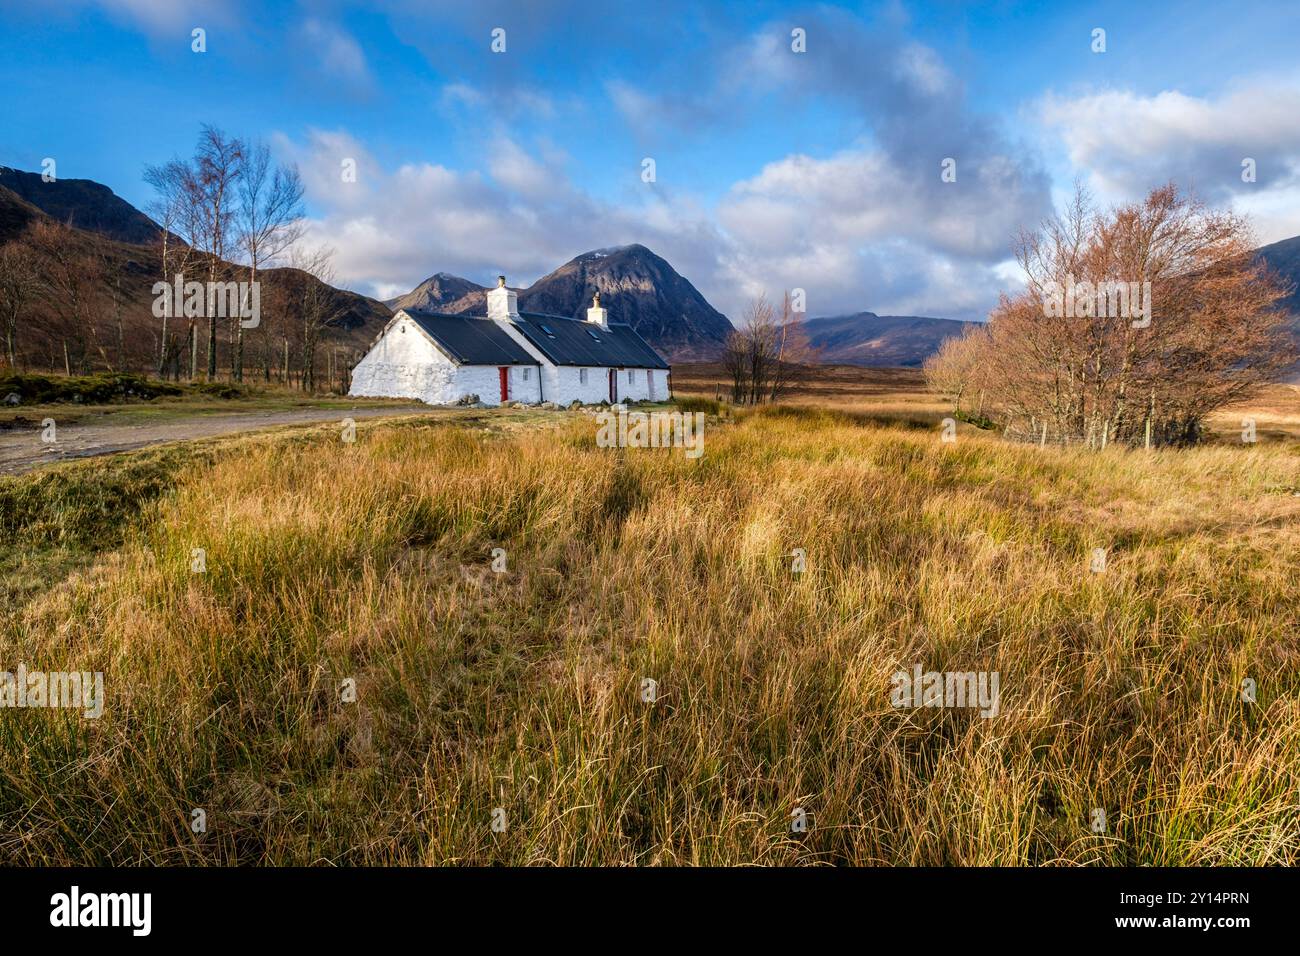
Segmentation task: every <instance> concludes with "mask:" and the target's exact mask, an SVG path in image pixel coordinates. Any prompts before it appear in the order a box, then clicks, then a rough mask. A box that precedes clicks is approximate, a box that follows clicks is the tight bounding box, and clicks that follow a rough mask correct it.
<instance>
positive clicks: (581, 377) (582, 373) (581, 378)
mask: <svg viewBox="0 0 1300 956" xmlns="http://www.w3.org/2000/svg"><path fill="white" fill-rule="evenodd" d="M578 384H579V385H586V384H587V370H586V369H585V368H580V369H578Z"/></svg>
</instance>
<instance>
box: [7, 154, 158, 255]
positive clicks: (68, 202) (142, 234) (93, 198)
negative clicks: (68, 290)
mask: <svg viewBox="0 0 1300 956" xmlns="http://www.w3.org/2000/svg"><path fill="white" fill-rule="evenodd" d="M0 187H3V188H5V189H8V190H9V191H10V192H12V193H13V194H14V195H16V196H18V197H19V198H21V199H23V200H24V201H26V202H28V203H30V204H31V205H33V206H35V207H36V208H37V209H39V210H41V211H42V212H43V213H45V214H46V215H47V216H49V217H50V218H52V219H56V220H58V221H59V222H62V223H66V224H68V225H72V226H76V227H78V228H80V229H86V230H89V231H91V232H96V233H99V234H100V235H102V236H107V237H108V238H110V239H116V240H118V241H119V242H127V243H134V244H138V245H144V244H148V243H152V242H153V241H154V240H155V239H157V237H158V231H159V226H158V224H157V223H156V222H154V221H153V220H152V219H150V218H149V217H148V216H146V215H145V214H144V213H142V212H141V211H140V210H138V209H136V208H135V207H134V206H132V205H131V204H130V203H129V202H127V201H126V200H125V199H122V198H121V197H119V196H118V195H117V194H116V193H114V192H113V190H111V189H109V188H108V187H107V186H105V185H103V184H101V183H97V182H94V181H92V180H89V179H55V180H54V181H52V182H48V183H47V182H45V181H44V180H42V179H41V175H40V173H28V172H24V171H22V170H20V169H12V168H10V167H8V166H0Z"/></svg>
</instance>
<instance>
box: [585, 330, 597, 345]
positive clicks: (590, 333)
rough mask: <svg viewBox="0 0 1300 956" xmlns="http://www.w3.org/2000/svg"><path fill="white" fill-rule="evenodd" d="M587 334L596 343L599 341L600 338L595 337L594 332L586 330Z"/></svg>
mask: <svg viewBox="0 0 1300 956" xmlns="http://www.w3.org/2000/svg"><path fill="white" fill-rule="evenodd" d="M587 334H588V335H590V336H591V337H592V338H593V339H595V340H596V341H597V342H599V341H600V336H599V335H597V334H596V333H595V332H593V331H591V329H588V330H587Z"/></svg>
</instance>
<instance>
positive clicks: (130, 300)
mask: <svg viewBox="0 0 1300 956" xmlns="http://www.w3.org/2000/svg"><path fill="white" fill-rule="evenodd" d="M15 172H16V171H14V170H9V169H7V168H5V169H4V173H5V174H6V175H4V176H3V177H2V178H3V181H5V182H12V183H17V184H19V185H20V186H22V187H23V188H25V189H26V190H27V191H28V192H29V193H30V194H32V195H34V196H35V197H36V198H38V199H41V200H42V201H44V203H45V205H46V206H47V207H48V209H43V208H40V207H38V206H37V205H36V204H35V203H33V202H30V201H28V200H27V199H25V198H24V197H23V196H20V195H18V194H17V193H15V192H14V191H13V190H11V189H9V188H6V187H5V186H0V242H8V241H11V240H16V239H21V238H23V237H24V236H25V235H26V231H27V230H28V229H30V228H31V227H32V226H33V225H34V224H36V223H39V222H47V223H61V224H64V225H65V226H66V223H67V222H68V221H71V222H72V223H73V225H72V226H70V227H66V232H65V235H64V236H63V237H62V239H61V243H60V244H61V246H62V248H63V250H64V252H65V254H66V255H67V258H68V260H69V261H70V262H73V263H76V264H77V265H76V268H77V269H78V270H80V271H82V272H83V273H84V274H85V276H86V279H85V284H84V289H83V290H82V291H83V292H84V294H85V295H86V296H87V297H88V299H89V301H90V302H91V303H92V308H91V311H92V313H93V314H94V315H95V316H96V322H95V323H94V325H95V327H94V328H91V329H84V328H78V327H76V326H75V324H74V322H73V319H72V317H71V316H70V314H69V310H67V309H66V308H64V307H63V306H62V304H61V303H60V301H59V299H58V296H59V291H58V286H57V284H56V283H53V282H52V281H51V280H52V278H53V274H52V272H51V268H52V266H51V264H50V263H47V262H43V261H41V260H39V259H38V260H36V261H37V269H38V274H39V277H40V280H41V283H40V288H39V290H38V298H37V301H36V302H35V303H34V305H33V306H32V307H31V309H30V314H29V316H28V318H27V320H26V321H24V323H23V324H22V326H21V328H20V330H19V336H18V339H19V347H20V352H21V354H22V355H23V356H24V360H25V362H26V363H28V364H29V365H31V366H32V367H37V368H48V369H56V368H58V367H60V366H61V365H62V363H63V357H62V350H63V345H64V343H65V342H66V343H71V347H70V351H71V353H72V358H71V361H72V365H73V366H74V370H76V369H75V367H76V366H78V365H79V360H80V359H81V357H82V356H85V361H86V362H88V363H89V364H85V365H83V366H82V367H81V368H80V370H82V371H89V370H92V369H94V368H103V367H119V366H121V367H126V368H134V369H138V370H147V369H151V368H154V367H155V366H156V362H157V359H156V356H157V354H158V349H159V346H160V339H159V336H160V334H161V329H162V323H161V320H159V319H157V318H155V317H154V315H153V298H154V297H153V292H152V287H153V284H154V283H155V282H157V281H159V279H160V278H161V272H160V265H159V258H158V251H157V248H156V247H155V246H154V245H153V239H154V238H155V237H156V236H157V234H158V230H159V227H158V226H157V225H155V224H154V223H153V222H152V221H151V220H150V219H149V218H148V217H147V216H145V215H144V214H143V213H139V212H138V211H137V210H135V209H134V207H132V206H130V205H129V204H127V203H125V202H124V201H122V200H120V199H118V198H117V197H116V196H114V195H113V194H112V192H111V191H110V190H108V189H107V187H103V186H100V185H99V184H98V183H91V182H89V181H87V180H72V181H65V182H61V183H57V184H55V183H50V184H42V183H41V181H40V177H39V176H38V175H36V174H34V173H17V174H16V175H15ZM33 181H34V182H33ZM47 185H48V186H50V187H54V186H58V187H60V188H59V189H57V190H55V189H51V190H50V191H49V192H48V193H46V192H43V191H42V190H43V189H44V187H45V186H47ZM82 200H85V201H86V203H87V205H86V206H84V207H82V206H80V205H78V203H80V202H81V201H82ZM123 207H124V208H123ZM132 213H134V215H132ZM96 224H97V225H96ZM122 235H131V236H137V237H143V239H142V241H138V242H137V241H124V240H123V239H121V238H118V237H119V236H122ZM228 268H229V272H230V275H231V276H232V277H234V278H236V279H237V278H239V274H240V271H241V267H239V266H235V265H231V266H229V267H228ZM96 276H98V278H96ZM261 277H262V281H263V282H264V283H265V286H264V289H263V299H262V316H263V319H264V326H263V327H262V328H260V329H259V330H256V331H253V332H251V333H249V335H248V336H247V338H248V339H250V340H251V343H252V345H251V347H252V348H254V349H255V348H257V347H259V346H260V347H262V348H263V349H264V353H263V355H262V357H263V360H264V361H265V362H269V361H270V356H269V352H270V351H271V341H270V339H271V338H272V337H274V338H275V339H276V349H275V353H276V354H277V355H282V351H283V342H282V340H283V339H284V338H286V337H287V338H289V339H290V341H291V342H294V343H296V342H297V340H298V338H299V337H300V336H301V330H300V328H299V325H298V323H297V320H296V318H294V317H291V316H288V315H287V314H283V315H282V314H279V313H280V312H284V311H285V310H284V309H283V308H281V309H279V310H277V304H278V302H279V301H280V300H277V294H282V295H292V294H294V293H295V291H296V290H298V289H300V286H301V283H302V282H311V283H319V282H320V280H319V279H316V278H315V277H314V276H308V275H307V274H306V273H303V272H301V271H299V270H297V269H292V268H287V267H282V268H272V269H265V270H263V271H262V273H261ZM330 298H331V301H332V304H333V307H334V309H335V311H336V314H337V317H336V319H335V320H334V321H333V322H332V323H331V324H330V326H329V328H327V329H326V331H325V334H324V339H325V342H326V343H329V344H331V345H335V346H339V347H342V348H344V349H345V350H346V351H348V352H350V353H354V354H358V355H359V354H361V353H362V352H363V351H364V350H365V348H367V347H368V346H369V344H370V342H371V340H372V339H373V338H374V336H375V335H376V334H377V333H378V331H379V329H380V328H381V327H382V326H383V323H384V322H386V321H387V320H388V319H389V318H390V317H391V315H392V311H391V310H390V309H389V308H388V307H387V306H385V305H384V304H383V303H381V302H377V301H375V300H374V299H371V298H369V297H367V296H363V295H360V294H358V293H356V292H352V291H349V290H346V289H333V290H332V292H331V294H330ZM117 299H120V305H121V309H120V313H119V311H118V302H117V301H116V300H117ZM119 316H120V320H121V336H120V340H121V348H119V347H118V340H119V336H118V331H117V328H116V325H117V321H118V318H119ZM201 324H202V323H201ZM221 324H222V326H223V329H222V331H221V333H220V334H219V342H218V349H219V355H220V356H221V362H223V363H224V362H226V361H228V358H227V354H228V350H229V341H228V336H227V334H226V331H225V328H224V326H225V325H226V322H225V320H222V322H221ZM179 327H180V325H179V324H178V323H172V324H171V325H170V331H171V332H173V333H175V332H176V330H177V329H178V328H179ZM248 347H249V346H246V348H248ZM295 348H296V346H295ZM200 351H201V352H202V348H201V349H200Z"/></svg>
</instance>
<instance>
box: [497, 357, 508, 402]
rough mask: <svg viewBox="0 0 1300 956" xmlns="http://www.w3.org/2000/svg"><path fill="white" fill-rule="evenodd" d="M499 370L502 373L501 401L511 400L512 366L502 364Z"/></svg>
mask: <svg viewBox="0 0 1300 956" xmlns="http://www.w3.org/2000/svg"><path fill="white" fill-rule="evenodd" d="M497 371H498V372H499V373H501V401H503V402H507V401H509V400H510V368H509V366H506V365H502V366H501V367H500V368H498V369H497Z"/></svg>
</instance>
